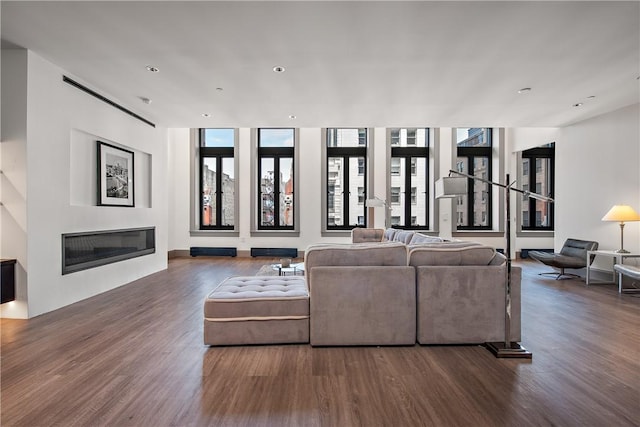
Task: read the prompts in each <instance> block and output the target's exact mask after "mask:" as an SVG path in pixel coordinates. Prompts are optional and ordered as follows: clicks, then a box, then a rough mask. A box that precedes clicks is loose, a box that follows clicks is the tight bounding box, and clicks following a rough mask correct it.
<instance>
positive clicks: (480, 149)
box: [456, 128, 493, 231]
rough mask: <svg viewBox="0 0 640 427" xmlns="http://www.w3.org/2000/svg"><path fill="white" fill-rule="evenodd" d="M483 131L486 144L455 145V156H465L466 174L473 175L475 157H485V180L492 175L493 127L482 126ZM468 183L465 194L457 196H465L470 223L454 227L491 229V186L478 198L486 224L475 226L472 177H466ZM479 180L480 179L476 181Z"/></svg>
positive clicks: (461, 229) (460, 229) (473, 182)
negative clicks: (483, 209) (483, 210)
mask: <svg viewBox="0 0 640 427" xmlns="http://www.w3.org/2000/svg"><path fill="white" fill-rule="evenodd" d="M482 129H483V132H484V137H485V138H486V141H487V142H486V145H483V146H472V147H465V146H460V145H457V147H456V148H457V153H456V157H457V158H460V157H464V158H467V164H468V166H469V167H468V170H467V174H468V175H473V176H475V173H474V172H475V159H476V158H479V159H482V158H486V160H487V165H486V167H487V178H486V179H487V180H489V181H490V180H491V178H492V176H493V171H492V169H493V168H492V164H493V162H492V160H493V128H482ZM479 178H482V177H481V176H479ZM467 180H468V183H467V194H466V196H459V197H467V206H468V207H469V208H468V209H467V224H471V225H457V226H456V229H457V230H458V231H471V230H491V229H492V228H493V202H492V200H493V188H492V186H491V184H488V191H487V197H486V199H483V200H480V202H481V204H482V205H483V206H486V207H487V209H486V211H485V212H486V218H487V225H480V226H476V225H473V224H474V223H475V213H476V212H475V211H474V209H473V208H474V206H475V192H474V184H475V180H473V179H472V178H467ZM478 182H481V181H478Z"/></svg>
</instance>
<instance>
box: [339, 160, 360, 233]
mask: <svg viewBox="0 0 640 427" xmlns="http://www.w3.org/2000/svg"><path fill="white" fill-rule="evenodd" d="M342 164H343V165H344V167H343V173H344V175H343V177H342V181H343V182H344V185H343V186H342V206H343V207H344V208H343V210H342V212H343V215H344V218H343V220H342V225H343V227H349V226H350V225H351V224H350V221H349V166H350V165H349V156H348V155H345V156H342ZM365 167H366V166H365Z"/></svg>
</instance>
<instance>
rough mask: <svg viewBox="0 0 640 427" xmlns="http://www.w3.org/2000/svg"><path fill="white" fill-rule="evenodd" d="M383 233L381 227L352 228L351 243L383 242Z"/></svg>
mask: <svg viewBox="0 0 640 427" xmlns="http://www.w3.org/2000/svg"><path fill="white" fill-rule="evenodd" d="M383 234H384V230H383V229H381V228H362V227H356V228H354V229H353V230H351V243H367V242H381V241H382V236H383Z"/></svg>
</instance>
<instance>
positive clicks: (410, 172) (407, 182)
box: [389, 128, 431, 230]
mask: <svg viewBox="0 0 640 427" xmlns="http://www.w3.org/2000/svg"><path fill="white" fill-rule="evenodd" d="M395 129H396V128H393V129H391V130H390V133H392V132H393V131H394V130H395ZM399 129H413V130H415V131H416V132H415V133H414V137H415V138H414V143H413V144H408V145H409V146H405V147H402V146H399V145H397V144H393V143H392V141H389V144H390V146H391V157H390V159H389V165H390V167H391V163H392V162H393V159H394V158H399V159H400V165H401V166H400V170H402V164H403V163H404V171H405V172H404V183H403V185H404V192H402V191H401V192H400V195H401V196H402V195H403V194H404V205H403V217H404V221H405V223H404V224H402V223H400V224H394V225H393V226H394V228H400V229H403V230H424V229H428V228H429V220H430V218H429V208H430V193H429V188H430V186H429V146H430V144H431V140H430V136H429V133H430V132H429V131H430V129H429V128H423V129H424V131H425V146H424V147H419V146H418V145H417V140H418V138H417V134H418V132H417V130H418V129H420V128H399ZM407 133H408V132H407ZM418 157H421V158H424V159H425V162H424V163H425V171H424V188H425V191H424V197H425V217H424V225H415V224H413V223H412V221H411V218H412V217H416V215H413V214H412V212H411V210H412V206H415V204H414V203H412V198H411V188H412V187H415V185H413V184H412V182H411V178H412V177H415V176H418V173H417V169H418V168H417V162H416V163H415V164H413V165H412V161H411V160H412V159H414V158H418ZM414 171H415V172H416V173H415V174H414ZM390 175H391V173H390ZM394 176H397V175H394ZM389 198H390V199H389V200H391V193H390V194H389ZM418 199H419V196H418V195H417V191H416V201H417V200H418ZM400 200H402V197H400ZM390 204H391V201H390ZM416 204H417V203H416ZM400 205H402V202H400Z"/></svg>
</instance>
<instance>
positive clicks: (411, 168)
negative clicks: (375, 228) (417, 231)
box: [389, 128, 429, 228]
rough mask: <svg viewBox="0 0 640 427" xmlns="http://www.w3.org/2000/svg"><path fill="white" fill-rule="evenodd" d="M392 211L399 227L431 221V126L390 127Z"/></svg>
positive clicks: (409, 226) (395, 224) (392, 215)
mask: <svg viewBox="0 0 640 427" xmlns="http://www.w3.org/2000/svg"><path fill="white" fill-rule="evenodd" d="M389 144H390V146H391V159H390V171H391V172H390V175H391V176H390V177H389V178H390V184H391V186H390V191H391V193H390V206H389V207H390V210H391V212H390V214H391V218H392V225H393V226H394V227H398V228H427V227H428V224H429V191H428V188H429V185H428V181H429V129H428V128H392V129H389Z"/></svg>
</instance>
